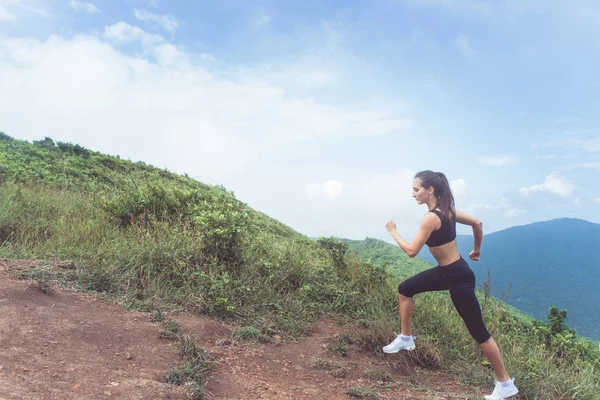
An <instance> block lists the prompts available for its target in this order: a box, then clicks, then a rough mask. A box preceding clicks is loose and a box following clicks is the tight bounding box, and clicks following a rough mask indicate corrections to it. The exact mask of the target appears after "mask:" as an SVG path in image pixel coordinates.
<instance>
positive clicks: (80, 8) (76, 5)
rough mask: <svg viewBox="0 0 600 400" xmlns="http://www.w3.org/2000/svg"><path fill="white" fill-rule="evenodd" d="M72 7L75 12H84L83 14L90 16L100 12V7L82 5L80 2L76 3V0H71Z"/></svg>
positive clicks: (90, 4)
mask: <svg viewBox="0 0 600 400" xmlns="http://www.w3.org/2000/svg"><path fill="white" fill-rule="evenodd" d="M71 7H72V8H73V9H74V10H75V11H83V12H87V13H90V14H92V13H99V12H100V9H99V8H98V7H96V6H95V5H93V4H92V3H82V2H79V1H75V0H71Z"/></svg>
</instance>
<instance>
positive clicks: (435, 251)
mask: <svg viewBox="0 0 600 400" xmlns="http://www.w3.org/2000/svg"><path fill="white" fill-rule="evenodd" d="M429 252H430V253H431V255H432V256H433V258H435V259H436V261H437V262H438V265H439V266H440V267H445V266H446V265H450V264H452V263H453V262H455V261H458V260H460V253H459V252H458V247H457V246H456V239H454V240H453V241H451V242H450V243H446V244H443V245H441V246H436V247H430V248H429Z"/></svg>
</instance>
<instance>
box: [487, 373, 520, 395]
mask: <svg viewBox="0 0 600 400" xmlns="http://www.w3.org/2000/svg"><path fill="white" fill-rule="evenodd" d="M508 382H509V383H510V385H508V386H506V387H505V386H502V382H498V381H496V387H495V388H494V391H493V392H492V394H490V395H487V396H484V398H485V400H504V399H508V398H510V397H513V396H515V395H516V394H517V393H519V389H517V387H516V386H515V383H514V382H515V378H512V379H509V380H508Z"/></svg>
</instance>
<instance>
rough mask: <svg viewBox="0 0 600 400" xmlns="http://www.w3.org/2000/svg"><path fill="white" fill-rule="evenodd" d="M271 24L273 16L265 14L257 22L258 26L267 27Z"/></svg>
mask: <svg viewBox="0 0 600 400" xmlns="http://www.w3.org/2000/svg"><path fill="white" fill-rule="evenodd" d="M269 22H271V16H270V15H268V14H265V15H262V16H261V17H260V18H259V19H257V20H256V25H265V24H268V23H269Z"/></svg>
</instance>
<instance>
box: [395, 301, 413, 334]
mask: <svg viewBox="0 0 600 400" xmlns="http://www.w3.org/2000/svg"><path fill="white" fill-rule="evenodd" d="M398 303H399V304H400V322H401V323H402V335H404V336H412V314H413V310H414V308H415V301H414V300H413V298H412V297H406V296H404V295H401V294H399V295H398Z"/></svg>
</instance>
